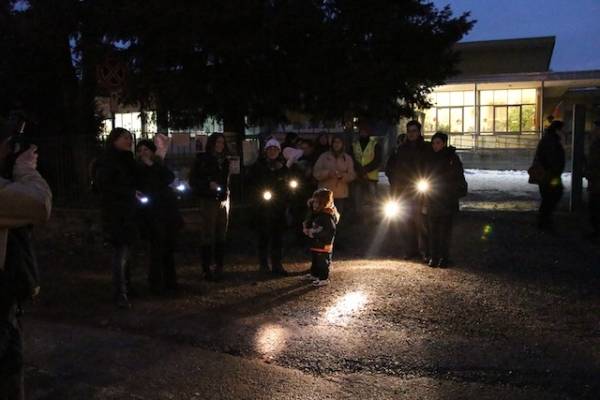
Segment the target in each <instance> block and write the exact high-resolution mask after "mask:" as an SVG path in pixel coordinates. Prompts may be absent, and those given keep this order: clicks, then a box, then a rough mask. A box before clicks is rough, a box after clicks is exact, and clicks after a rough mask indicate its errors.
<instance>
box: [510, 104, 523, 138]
mask: <svg viewBox="0 0 600 400" xmlns="http://www.w3.org/2000/svg"><path fill="white" fill-rule="evenodd" d="M508 131H509V132H521V107H519V106H510V107H508Z"/></svg>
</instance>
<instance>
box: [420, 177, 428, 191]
mask: <svg viewBox="0 0 600 400" xmlns="http://www.w3.org/2000/svg"><path fill="white" fill-rule="evenodd" d="M417 190H418V191H419V193H427V192H428V191H429V182H428V181H427V180H425V179H421V180H420V181H419V182H417Z"/></svg>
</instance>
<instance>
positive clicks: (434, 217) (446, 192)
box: [423, 132, 468, 268]
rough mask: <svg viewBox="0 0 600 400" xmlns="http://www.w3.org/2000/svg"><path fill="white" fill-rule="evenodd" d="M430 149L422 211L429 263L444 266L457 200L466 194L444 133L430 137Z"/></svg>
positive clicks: (458, 163)
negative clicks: (426, 234) (424, 218)
mask: <svg viewBox="0 0 600 400" xmlns="http://www.w3.org/2000/svg"><path fill="white" fill-rule="evenodd" d="M431 147H432V150H433V151H432V152H431V153H430V154H429V156H428V158H427V163H426V176H427V179H428V181H429V190H428V191H427V192H426V193H424V195H423V198H424V201H423V214H425V215H426V216H427V233H428V237H429V251H428V253H429V256H430V260H429V266H430V267H433V268H435V267H439V268H445V267H447V266H448V264H449V259H450V243H451V242H452V226H453V219H454V216H455V214H456V213H457V212H458V200H459V199H460V198H461V197H464V196H466V195H467V189H468V186H467V181H466V180H465V173H464V169H463V165H462V162H461V161H460V158H459V157H458V155H457V154H456V149H455V148H454V147H452V146H448V135H446V134H444V133H441V132H438V133H436V134H435V135H433V137H432V138H431Z"/></svg>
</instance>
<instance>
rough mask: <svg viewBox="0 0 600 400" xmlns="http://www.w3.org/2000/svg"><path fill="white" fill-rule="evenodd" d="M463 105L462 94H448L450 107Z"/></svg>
mask: <svg viewBox="0 0 600 400" xmlns="http://www.w3.org/2000/svg"><path fill="white" fill-rule="evenodd" d="M463 104H464V101H463V92H450V105H451V106H453V107H456V106H462V105H463Z"/></svg>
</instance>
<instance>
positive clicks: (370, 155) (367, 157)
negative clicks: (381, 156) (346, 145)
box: [352, 137, 379, 181]
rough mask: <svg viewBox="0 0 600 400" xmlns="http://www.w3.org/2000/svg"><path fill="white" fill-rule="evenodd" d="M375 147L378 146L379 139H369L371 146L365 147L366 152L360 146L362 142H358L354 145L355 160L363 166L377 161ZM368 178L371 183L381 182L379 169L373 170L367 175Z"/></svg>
mask: <svg viewBox="0 0 600 400" xmlns="http://www.w3.org/2000/svg"><path fill="white" fill-rule="evenodd" d="M375 146H377V139H376V138H374V137H371V138H370V139H369V144H367V147H365V149H364V151H363V149H362V147H361V145H360V141H358V140H357V141H356V142H354V143H353V144H352V149H353V151H354V158H355V159H356V160H357V161H358V162H359V163H360V165H362V166H363V167H364V166H365V165H368V164H369V163H370V162H371V161H373V160H374V159H375ZM367 178H368V179H369V180H370V181H378V180H379V168H377V169H376V170H373V171H371V172H369V173H368V174H367Z"/></svg>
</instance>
